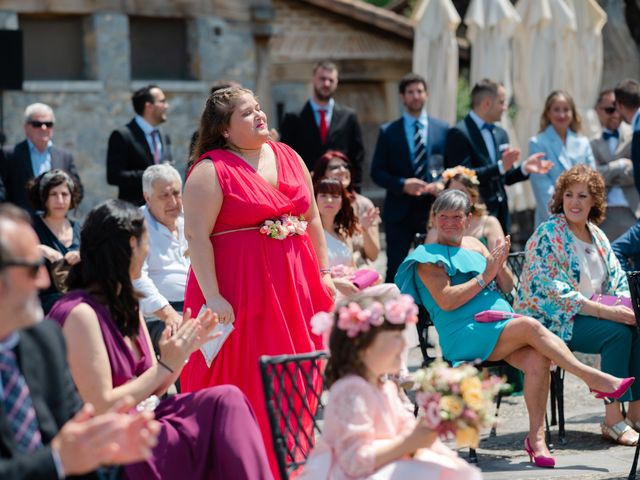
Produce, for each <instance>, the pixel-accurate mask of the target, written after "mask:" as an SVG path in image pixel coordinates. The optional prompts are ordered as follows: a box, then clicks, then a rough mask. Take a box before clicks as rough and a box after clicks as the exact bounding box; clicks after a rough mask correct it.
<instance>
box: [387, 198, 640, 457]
mask: <svg viewBox="0 0 640 480" xmlns="http://www.w3.org/2000/svg"><path fill="white" fill-rule="evenodd" d="M470 209H471V205H470V202H469V197H468V196H467V195H466V194H465V193H463V192H460V191H457V190H449V191H446V192H444V193H442V194H441V195H440V196H439V197H438V198H437V199H436V201H435V202H434V204H433V207H432V210H433V215H434V221H435V225H436V228H437V230H438V238H437V242H436V243H434V244H430V245H421V246H420V247H418V248H417V249H416V250H414V251H413V252H412V253H411V254H410V255H409V256H408V257H407V259H406V260H405V261H404V262H403V264H402V265H401V267H400V270H399V271H398V274H397V275H396V283H397V284H398V286H399V287H400V290H401V291H402V292H403V293H409V294H410V295H412V296H413V297H414V298H415V299H416V301H417V302H419V303H422V304H423V305H424V306H425V308H426V309H427V311H428V312H429V315H430V316H431V319H432V320H433V322H434V324H435V326H436V329H437V330H438V335H439V338H440V345H441V347H442V351H443V355H444V356H445V358H447V359H448V360H450V361H453V362H464V361H475V360H483V361H484V360H506V361H507V362H508V363H509V364H511V365H513V366H514V367H516V368H518V369H520V370H522V371H523V372H524V397H525V403H526V405H527V410H528V412H529V433H528V435H527V437H526V438H525V441H524V447H525V450H526V452H527V453H528V454H529V456H530V458H531V460H532V461H533V462H534V463H535V464H536V465H537V466H541V467H553V466H554V465H555V460H554V459H553V458H552V457H551V456H550V453H549V450H548V448H547V445H546V444H545V439H544V430H543V423H544V414H545V407H546V403H547V395H548V392H549V367H550V363H551V362H553V363H555V364H557V365H559V366H560V367H561V368H564V369H565V370H567V371H568V372H570V373H573V374H574V375H576V376H578V377H579V378H580V379H582V380H583V381H584V382H585V383H586V384H587V385H588V386H589V387H590V388H591V389H593V391H594V392H595V393H596V394H597V395H601V396H607V397H611V398H618V397H620V396H621V395H622V394H624V392H626V390H627V389H628V388H629V386H630V385H631V383H633V381H634V378H626V379H621V378H618V377H614V376H613V375H609V374H606V373H603V372H601V371H599V370H596V369H595V368H592V367H589V366H587V365H584V364H583V363H581V362H579V361H578V360H577V359H576V358H575V357H574V355H573V354H572V353H571V351H570V350H569V349H568V348H567V346H566V345H565V343H564V342H563V341H562V340H560V339H559V338H558V337H557V336H556V335H554V334H553V333H551V332H550V331H549V330H547V329H546V328H545V327H544V325H542V324H541V323H540V322H539V321H537V320H535V319H534V318H531V317H526V316H518V315H517V314H513V310H512V309H511V306H510V305H509V304H508V302H507V301H506V300H504V299H503V298H502V296H501V295H500V293H499V292H498V291H497V288H496V284H497V287H498V288H500V289H501V290H502V291H510V290H511V287H512V283H513V276H512V274H511V272H510V271H509V269H508V267H507V265H506V260H507V255H508V252H509V243H510V242H509V237H506V238H505V239H504V241H503V242H501V243H500V244H499V245H498V246H497V247H496V248H494V249H493V250H492V251H491V252H489V251H488V250H487V249H486V247H485V246H484V245H483V244H482V243H480V241H478V240H477V239H475V238H473V237H468V236H465V235H464V232H465V230H466V228H467V224H468V222H469V215H470ZM478 314H480V315H478ZM510 317H513V318H510Z"/></svg>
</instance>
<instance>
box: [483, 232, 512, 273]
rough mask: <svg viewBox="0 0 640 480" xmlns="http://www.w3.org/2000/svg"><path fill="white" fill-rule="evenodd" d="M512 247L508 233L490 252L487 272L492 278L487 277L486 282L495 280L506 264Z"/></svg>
mask: <svg viewBox="0 0 640 480" xmlns="http://www.w3.org/2000/svg"><path fill="white" fill-rule="evenodd" d="M510 249H511V236H509V235H507V236H506V237H504V238H503V239H499V240H498V242H497V245H496V246H495V248H494V249H493V250H491V252H489V256H488V257H487V268H486V270H485V272H486V273H488V274H489V275H490V278H488V279H487V278H485V281H486V282H490V281H491V280H493V279H494V278H495V277H496V275H497V274H498V272H499V271H500V269H501V268H502V267H503V266H504V265H505V263H506V261H507V257H508V256H509V251H510Z"/></svg>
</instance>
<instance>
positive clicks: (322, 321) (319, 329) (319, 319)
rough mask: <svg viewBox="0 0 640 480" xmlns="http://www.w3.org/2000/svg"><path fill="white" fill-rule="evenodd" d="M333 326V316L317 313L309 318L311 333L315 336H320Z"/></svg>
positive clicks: (326, 313) (327, 313)
mask: <svg viewBox="0 0 640 480" xmlns="http://www.w3.org/2000/svg"><path fill="white" fill-rule="evenodd" d="M332 326H333V314H332V313H329V312H318V313H316V314H315V315H314V316H313V317H311V331H312V332H313V333H315V334H316V335H322V334H323V333H324V332H326V331H327V330H329V329H330V328H331V327H332Z"/></svg>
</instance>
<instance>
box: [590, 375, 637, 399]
mask: <svg viewBox="0 0 640 480" xmlns="http://www.w3.org/2000/svg"><path fill="white" fill-rule="evenodd" d="M635 379H636V377H627V378H623V379H622V382H621V383H620V386H619V387H618V388H616V389H615V390H614V391H613V392H601V391H600V390H590V391H591V392H592V393H595V394H596V398H602V399H606V398H611V399H613V400H617V399H618V398H620V397H621V396H623V395H624V394H625V393H626V392H627V390H629V387H630V386H631V384H632V383H633V382H634V381H635Z"/></svg>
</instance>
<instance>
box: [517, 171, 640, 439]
mask: <svg viewBox="0 0 640 480" xmlns="http://www.w3.org/2000/svg"><path fill="white" fill-rule="evenodd" d="M605 196H606V191H605V186H604V181H603V179H602V177H601V176H600V174H599V173H597V172H596V171H595V170H592V169H591V168H589V167H587V166H584V165H578V166H576V167H573V168H571V169H569V170H567V171H565V172H564V173H562V175H560V177H559V178H558V181H557V182H556V186H555V193H554V196H553V200H552V202H551V206H550V209H551V214H552V215H551V217H550V218H549V220H547V221H546V222H544V223H542V224H541V225H540V226H539V227H538V228H537V230H536V232H535V233H534V235H533V236H532V237H531V238H530V239H529V241H528V242H527V246H526V261H525V265H524V269H523V273H522V283H521V286H520V290H519V292H518V295H517V298H516V302H515V304H514V310H515V311H517V312H520V313H522V314H524V315H530V316H532V317H535V318H537V319H538V320H540V321H541V322H543V323H544V324H545V325H546V326H547V327H548V328H549V329H550V330H551V331H552V332H554V333H555V334H556V335H558V336H559V337H560V338H562V340H564V341H565V342H566V343H567V345H568V346H569V348H570V349H571V350H574V351H578V352H584V353H599V354H600V355H601V359H602V366H601V368H602V371H604V372H606V373H610V374H611V375H616V376H619V377H628V376H636V377H638V376H640V340H639V337H638V333H637V330H636V328H635V324H636V321H635V316H634V314H633V311H632V310H631V309H630V308H628V306H623V305H621V304H620V303H621V302H620V300H618V299H626V298H628V297H629V286H628V284H627V279H626V277H625V273H624V271H623V270H622V267H621V266H620V262H619V261H618V259H617V258H616V257H615V255H614V254H613V251H612V250H611V245H610V244H609V240H608V239H607V237H606V236H605V234H604V233H603V232H602V230H600V229H599V228H598V227H597V226H596V224H597V223H600V222H601V221H602V219H603V217H604V212H605V208H606V203H605ZM607 296H609V297H607ZM611 296H617V297H618V299H616V298H612V297H611ZM603 297H605V301H604V302H603V300H602V299H603ZM607 300H609V301H607ZM605 303H609V304H605ZM622 303H624V300H623V301H622ZM627 305H629V303H627ZM638 400H640V384H635V385H633V386H632V387H631V388H630V389H629V391H628V392H627V393H626V394H625V395H624V396H623V397H622V398H621V401H630V402H631V403H630V406H629V412H628V416H627V419H626V423H625V419H624V417H623V415H622V413H621V411H620V405H619V403H618V402H613V403H610V404H607V405H606V407H605V420H604V422H603V423H602V425H601V427H602V435H603V436H604V437H606V438H609V439H611V440H613V441H616V442H618V443H620V444H622V445H636V443H637V442H638V434H637V433H635V432H634V431H633V430H632V428H633V429H635V430H640V402H639V401H638Z"/></svg>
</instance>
